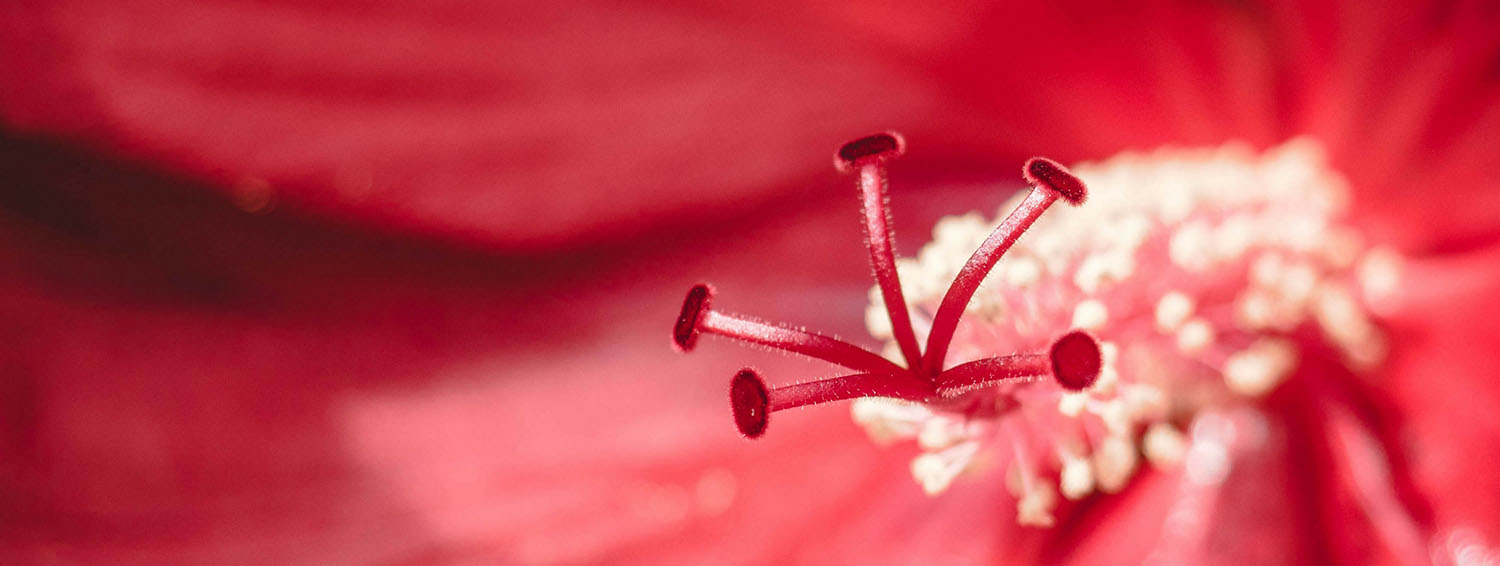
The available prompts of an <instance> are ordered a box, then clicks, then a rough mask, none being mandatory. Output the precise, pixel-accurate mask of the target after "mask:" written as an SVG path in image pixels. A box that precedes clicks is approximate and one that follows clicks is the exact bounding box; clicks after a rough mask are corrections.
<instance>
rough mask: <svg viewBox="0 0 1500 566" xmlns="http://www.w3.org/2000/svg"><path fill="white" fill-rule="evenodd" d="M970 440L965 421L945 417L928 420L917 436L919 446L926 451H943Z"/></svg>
mask: <svg viewBox="0 0 1500 566" xmlns="http://www.w3.org/2000/svg"><path fill="white" fill-rule="evenodd" d="M968 439H969V434H968V431H966V430H965V428H964V423H963V421H961V420H959V419H955V418H951V417H947V416H943V415H937V416H934V417H932V418H929V419H927V422H925V423H923V424H922V431H921V432H920V433H918V434H917V445H918V446H921V447H922V449H924V450H942V449H944V448H947V447H949V446H953V445H954V444H958V443H959V442H962V441H964V440H968Z"/></svg>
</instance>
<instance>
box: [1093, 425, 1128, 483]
mask: <svg viewBox="0 0 1500 566" xmlns="http://www.w3.org/2000/svg"><path fill="white" fill-rule="evenodd" d="M1093 460H1094V481H1095V483H1096V484H1097V485H1098V487H1099V491H1102V492H1104V493H1119V491H1120V490H1121V489H1124V488H1125V484H1126V482H1128V481H1129V480H1130V476H1132V475H1134V474H1135V468H1136V464H1137V461H1138V460H1139V458H1138V457H1137V456H1136V453H1135V443H1133V442H1131V441H1130V439H1129V437H1127V436H1123V435H1114V434H1112V435H1109V436H1107V437H1105V439H1104V441H1103V442H1100V443H1099V445H1098V446H1096V447H1094V453H1093Z"/></svg>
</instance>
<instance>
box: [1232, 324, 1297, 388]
mask: <svg viewBox="0 0 1500 566" xmlns="http://www.w3.org/2000/svg"><path fill="white" fill-rule="evenodd" d="M1296 363H1297V347H1296V346H1295V345H1293V344H1292V343H1291V342H1288V341H1286V340H1283V339H1279V338H1262V339H1260V340H1257V341H1256V342H1255V343H1254V344H1251V345H1250V347H1249V348H1246V349H1244V350H1241V351H1239V352H1235V353H1234V354H1231V355H1230V356H1229V359H1228V360H1226V361H1225V362H1224V381H1225V382H1226V383H1227V384H1228V385H1229V389H1230V390H1232V391H1234V392H1235V393H1239V394H1241V395H1246V396H1250V397H1259V396H1262V395H1265V394H1266V393H1269V392H1271V390H1272V389H1275V388H1276V386H1277V385H1280V384H1281V382H1282V381H1283V380H1285V379H1286V377H1287V375H1288V374H1289V373H1291V370H1292V369H1293V368H1294V367H1296Z"/></svg>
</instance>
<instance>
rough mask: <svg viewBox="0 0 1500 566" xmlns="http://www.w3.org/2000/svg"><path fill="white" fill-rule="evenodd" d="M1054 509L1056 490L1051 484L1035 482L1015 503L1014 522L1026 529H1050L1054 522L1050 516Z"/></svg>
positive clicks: (1040, 481) (1055, 506) (1042, 481)
mask: <svg viewBox="0 0 1500 566" xmlns="http://www.w3.org/2000/svg"><path fill="white" fill-rule="evenodd" d="M1056 508H1057V489H1056V488H1054V487H1052V482H1049V481H1047V480H1037V481H1036V482H1035V483H1034V484H1032V486H1031V489H1030V490H1028V491H1027V492H1026V493H1024V494H1022V495H1021V498H1020V499H1019V500H1017V501H1016V522H1017V523H1020V524H1021V525H1022V526H1026V527H1050V526H1052V525H1053V524H1054V523H1055V522H1056V519H1055V518H1054V517H1053V516H1052V510H1053V509H1056Z"/></svg>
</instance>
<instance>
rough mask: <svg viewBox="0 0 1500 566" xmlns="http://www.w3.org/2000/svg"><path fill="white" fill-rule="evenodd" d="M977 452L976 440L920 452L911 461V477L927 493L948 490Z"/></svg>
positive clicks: (935, 493)
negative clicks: (935, 450)
mask: <svg viewBox="0 0 1500 566" xmlns="http://www.w3.org/2000/svg"><path fill="white" fill-rule="evenodd" d="M978 453H979V443H978V442H964V443H962V444H957V445H954V446H953V447H951V448H948V449H946V450H942V451H940V452H929V453H926V454H922V455H921V456H917V457H916V458H913V459H912V461H911V475H912V478H914V479H916V480H917V484H918V485H920V486H922V491H925V492H927V495H938V494H940V493H942V492H944V491H947V490H948V486H950V485H952V484H953V480H954V479H956V478H958V476H959V474H962V473H963V472H964V470H966V469H968V467H969V464H970V463H971V462H973V461H974V455H975V454H978Z"/></svg>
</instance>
